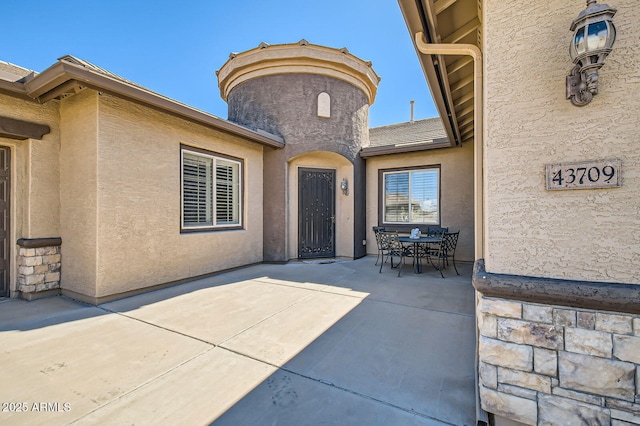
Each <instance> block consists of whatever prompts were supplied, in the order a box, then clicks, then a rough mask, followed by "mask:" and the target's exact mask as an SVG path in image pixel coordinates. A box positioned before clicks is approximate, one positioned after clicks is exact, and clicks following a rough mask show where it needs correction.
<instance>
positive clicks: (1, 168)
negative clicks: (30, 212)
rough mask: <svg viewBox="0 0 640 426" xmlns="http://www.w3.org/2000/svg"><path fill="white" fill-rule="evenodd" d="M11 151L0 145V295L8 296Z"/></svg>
mask: <svg viewBox="0 0 640 426" xmlns="http://www.w3.org/2000/svg"><path fill="white" fill-rule="evenodd" d="M10 154H11V151H10V149H9V148H7V147H4V146H0V297H6V296H9V244H8V239H9V211H10V210H9V199H10V197H9V188H11V185H10V181H9V178H10V177H11V157H10Z"/></svg>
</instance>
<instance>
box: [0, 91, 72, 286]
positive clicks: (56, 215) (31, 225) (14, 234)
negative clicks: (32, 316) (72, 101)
mask: <svg viewBox="0 0 640 426" xmlns="http://www.w3.org/2000/svg"><path fill="white" fill-rule="evenodd" d="M0 115H2V116H5V117H10V118H15V119H18V120H23V121H29V122H33V123H38V124H45V125H47V126H49V128H50V129H51V131H50V132H49V133H48V134H46V135H44V136H43V138H42V140H35V139H27V140H14V139H7V138H0V145H3V146H8V147H10V148H11V186H10V194H9V196H10V207H9V209H10V211H9V224H10V233H9V237H8V240H9V244H8V247H7V249H8V253H7V257H8V259H9V280H10V290H11V291H15V290H16V284H15V283H16V275H17V274H16V273H15V272H14V271H16V265H15V258H16V256H15V255H16V253H17V250H16V249H17V247H16V245H15V241H17V240H18V239H19V238H48V237H59V236H60V196H59V193H60V174H59V159H60V155H59V154H60V126H59V125H58V121H59V116H58V104H57V103H56V102H50V103H48V104H46V105H38V104H34V103H32V102H28V101H24V100H20V99H16V98H13V97H8V96H1V97H0Z"/></svg>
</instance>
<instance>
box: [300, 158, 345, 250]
mask: <svg viewBox="0 0 640 426" xmlns="http://www.w3.org/2000/svg"><path fill="white" fill-rule="evenodd" d="M335 180H336V171H335V170H328V169H303V168H300V169H298V257H299V258H301V259H309V258H312V257H335V255H336V249H335V218H336V210H335Z"/></svg>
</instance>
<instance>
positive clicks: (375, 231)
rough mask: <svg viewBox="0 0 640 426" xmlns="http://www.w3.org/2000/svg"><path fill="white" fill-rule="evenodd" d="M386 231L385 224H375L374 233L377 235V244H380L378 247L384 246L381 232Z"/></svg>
mask: <svg viewBox="0 0 640 426" xmlns="http://www.w3.org/2000/svg"><path fill="white" fill-rule="evenodd" d="M381 232H384V226H374V227H373V233H374V234H375V236H376V244H377V245H378V249H381V248H382V244H381V242H380V233H381Z"/></svg>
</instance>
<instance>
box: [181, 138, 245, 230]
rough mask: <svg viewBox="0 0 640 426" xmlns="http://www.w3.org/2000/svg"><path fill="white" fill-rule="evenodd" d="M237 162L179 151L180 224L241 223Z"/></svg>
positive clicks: (190, 226)
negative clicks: (180, 168) (180, 171)
mask: <svg viewBox="0 0 640 426" xmlns="http://www.w3.org/2000/svg"><path fill="white" fill-rule="evenodd" d="M240 173H241V168H240V162H237V161H232V160H228V159H223V158H218V157H214V156H211V155H206V154H200V153H195V152H191V151H187V150H183V151H182V226H183V227H184V228H207V227H214V226H221V227H224V226H232V225H235V226H237V225H240V217H241V214H240V212H241V205H240V200H241V194H240V182H241V176H240Z"/></svg>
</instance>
